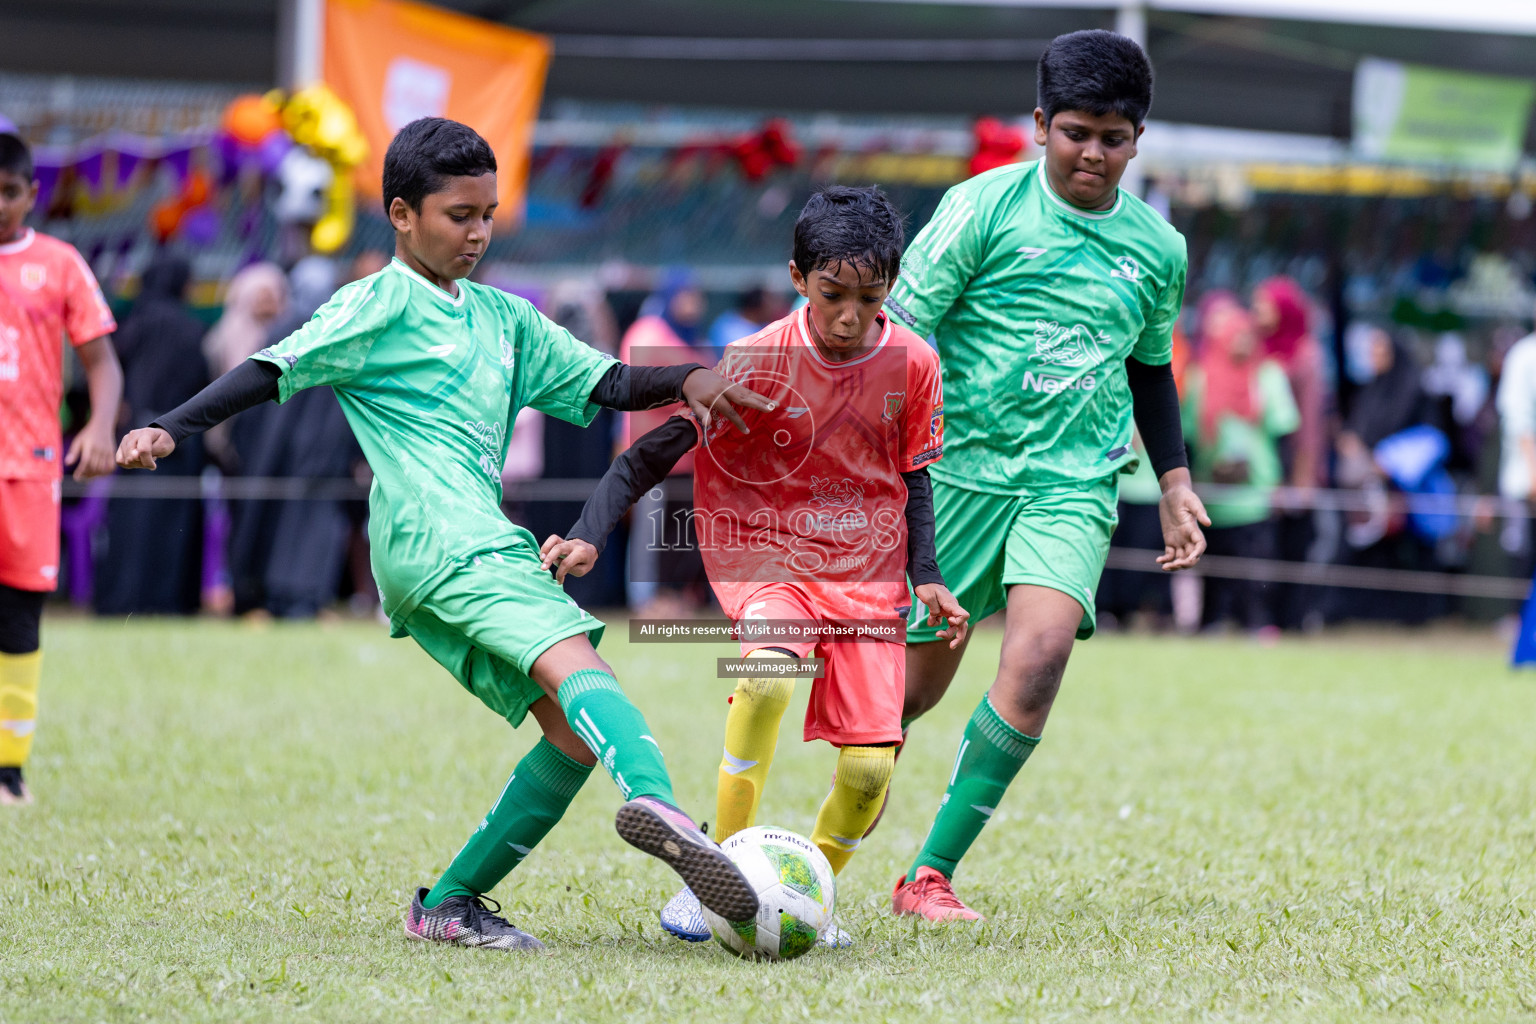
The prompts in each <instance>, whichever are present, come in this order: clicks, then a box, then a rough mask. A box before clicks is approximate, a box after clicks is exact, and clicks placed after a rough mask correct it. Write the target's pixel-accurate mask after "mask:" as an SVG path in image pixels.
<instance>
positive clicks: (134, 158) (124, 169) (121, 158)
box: [117, 149, 144, 189]
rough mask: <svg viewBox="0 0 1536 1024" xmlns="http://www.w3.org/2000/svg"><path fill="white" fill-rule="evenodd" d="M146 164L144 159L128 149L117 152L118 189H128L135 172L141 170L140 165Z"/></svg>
mask: <svg viewBox="0 0 1536 1024" xmlns="http://www.w3.org/2000/svg"><path fill="white" fill-rule="evenodd" d="M143 162H144V157H143V156H141V155H140V154H138V153H134V152H130V151H129V150H126V149H120V150H118V151H117V187H118V188H119V189H122V188H126V187H127V185H128V183H129V182H130V181H132V180H133V172H134V171H137V170H138V169H139V164H141V163H143Z"/></svg>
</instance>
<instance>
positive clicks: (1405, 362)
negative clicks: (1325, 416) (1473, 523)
mask: <svg viewBox="0 0 1536 1024" xmlns="http://www.w3.org/2000/svg"><path fill="white" fill-rule="evenodd" d="M1345 343H1346V355H1347V357H1348V362H1349V367H1350V376H1351V377H1352V378H1353V379H1354V380H1355V381H1356V382H1357V383H1358V384H1359V385H1360V387H1359V390H1357V391H1356V392H1355V394H1354V398H1353V401H1352V403H1351V404H1350V408H1349V416H1348V417H1347V418H1346V419H1345V420H1344V430H1343V432H1342V433H1340V435H1339V469H1338V478H1339V482H1340V484H1341V485H1343V486H1348V487H1359V488H1361V489H1362V490H1363V492H1364V494H1365V495H1366V496H1367V498H1368V499H1370V504H1371V506H1372V508H1373V510H1372V511H1371V512H1369V513H1364V514H1361V513H1353V512H1352V513H1350V514H1349V516H1347V517H1346V523H1347V525H1346V528H1345V531H1344V539H1345V541H1346V542H1347V544H1348V549H1347V550H1346V551H1345V552H1344V553H1345V555H1346V556H1347V559H1348V561H1349V563H1350V564H1352V565H1358V566H1364V567H1367V568H1373V569H1418V570H1427V569H1434V568H1437V565H1436V560H1435V557H1434V548H1433V545H1432V544H1430V543H1428V542H1426V541H1424V540H1423V539H1421V538H1419V537H1418V536H1416V535H1415V533H1414V531H1413V530H1410V529H1404V528H1403V522H1402V520H1401V517H1400V516H1399V515H1398V514H1397V513H1396V512H1395V511H1394V510H1393V509H1392V507H1391V506H1390V504H1389V502H1388V497H1387V474H1386V473H1385V472H1383V470H1382V468H1381V467H1380V466H1379V465H1378V464H1377V461H1376V454H1375V453H1376V448H1377V446H1378V445H1379V444H1381V442H1382V441H1384V440H1386V439H1387V438H1389V437H1391V436H1392V435H1394V434H1397V433H1400V432H1402V431H1404V430H1407V429H1408V428H1409V427H1414V426H1419V425H1420V424H1424V423H1427V422H1428V421H1429V418H1430V416H1429V414H1430V411H1431V410H1430V407H1429V402H1428V399H1427V396H1426V395H1425V393H1424V388H1423V384H1422V373H1421V371H1420V369H1419V365H1418V363H1417V361H1416V360H1415V359H1414V358H1413V354H1412V353H1411V352H1409V351H1408V349H1407V348H1406V347H1404V346H1403V345H1402V344H1401V343H1400V342H1398V341H1397V339H1395V338H1393V337H1392V335H1391V334H1390V333H1389V332H1388V331H1387V330H1386V329H1385V328H1383V327H1381V326H1378V325H1374V324H1365V323H1358V324H1355V325H1352V326H1351V328H1350V331H1349V333H1348V334H1347V335H1346V338H1345ZM1447 607H1448V604H1447V600H1446V598H1445V597H1444V596H1442V595H1424V594H1409V593H1403V592H1398V591H1369V590H1351V591H1348V592H1346V593H1341V594H1340V595H1339V596H1338V597H1337V598H1335V600H1334V611H1335V614H1336V616H1337V617H1342V618H1381V619H1389V620H1395V621H1399V622H1408V623H1419V622H1423V621H1425V620H1426V619H1428V618H1430V617H1432V616H1434V615H1439V614H1444V611H1445V609H1446V608H1447Z"/></svg>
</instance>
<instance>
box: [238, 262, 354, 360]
mask: <svg viewBox="0 0 1536 1024" xmlns="http://www.w3.org/2000/svg"><path fill="white" fill-rule="evenodd" d="M336 273H337V270H336V261H335V260H332V259H328V258H327V257H325V256H305V257H304V258H303V259H301V260H299V262H297V263H295V264H294V265H293V269H292V270H290V271H288V303H287V305H286V306H285V307H284V308H283V313H282V315H281V316H278V317H277V318H276V319H274V320H273V321H272V325H271V326H270V327H269V328H268V329H267V340H266V341H265V342H264V343H263V345H262V347H263V348H265V347H266V346H267V345H272V344H275V343H277V342H279V341H282V340H283V339H284V338H286V337H288V335H290V334H292V333H293V332H294V331H296V330H298V329H299V328H300V327H303V326H304V325H305V324H307V323H309V320H310V318H311V317H313V316H314V315H315V311H316V310H318V309H319V308H320V307H321V306H323V305H325V304H326V302H327V301H329V300H330V297H331V295H332V294H334V293H335V291H336V288H337V286H338V282H337V280H336ZM370 273H372V271H370ZM348 280H356V278H349V279H348Z"/></svg>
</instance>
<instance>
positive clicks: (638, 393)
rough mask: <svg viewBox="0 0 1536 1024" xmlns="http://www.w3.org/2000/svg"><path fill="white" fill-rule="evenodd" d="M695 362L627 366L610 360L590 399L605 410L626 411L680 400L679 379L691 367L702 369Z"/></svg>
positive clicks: (680, 385)
mask: <svg viewBox="0 0 1536 1024" xmlns="http://www.w3.org/2000/svg"><path fill="white" fill-rule="evenodd" d="M702 369H704V367H703V366H702V365H700V364H699V363H688V364H687V365H685V366H630V365H628V364H627V363H614V364H613V365H612V366H610V367H609V368H608V372H607V373H605V374H603V376H602V379H601V380H599V381H598V382H597V386H596V387H594V388H593V389H592V397H591V401H592V403H593V404H594V405H601V406H603V407H604V408H608V409H620V410H623V411H625V412H630V411H632V410H635V409H654V408H656V407H657V406H661V405H670V404H672V403H673V402H677V401H681V400H682V397H683V380H684V379H685V378H686V377H687V376H688V375H689V374H690V373H692V372H693V371H694V370H702Z"/></svg>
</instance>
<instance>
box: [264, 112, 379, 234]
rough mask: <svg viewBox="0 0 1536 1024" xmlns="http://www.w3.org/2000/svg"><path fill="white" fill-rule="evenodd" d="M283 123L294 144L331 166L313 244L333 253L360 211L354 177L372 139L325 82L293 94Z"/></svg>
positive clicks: (365, 156) (312, 231) (366, 156)
mask: <svg viewBox="0 0 1536 1024" xmlns="http://www.w3.org/2000/svg"><path fill="white" fill-rule="evenodd" d="M269 95H270V94H269ZM282 123H283V128H285V129H286V130H287V132H288V134H289V135H290V136H292V137H293V141H294V142H295V143H297V144H298V145H300V146H303V147H304V148H305V149H308V150H309V151H310V152H311V153H313V154H314V155H315V156H317V157H319V158H320V159H321V160H323V161H325V162H326V163H327V164H329V165H330V168H331V181H330V185H329V187H328V188H327V189H326V192H325V207H324V209H323V211H322V212H321V213H320V217H319V219H318V220H316V221H315V226H314V228H313V229H312V230H311V231H310V245H311V246H313V247H314V250H315V251H316V252H318V253H333V252H335V251H336V250H337V249H340V248H341V247H342V246H343V245H344V244H346V241H347V239H348V238H350V237H351V236H352V226H353V222H354V220H355V219H356V216H357V201H356V199H355V198H354V195H353V187H352V178H353V173H354V172H355V171H356V170H357V167H358V165H359V164H361V163H362V162H363V161H364V160H366V159H367V158H368V140H367V139H365V138H364V137H363V132H362V129H360V128H359V127H358V126H357V117H356V116H355V115H354V114H353V113H352V109H351V108H350V107H348V106H347V105H346V104H345V103H344V102H342V100H341V98H340V97H338V96H337V95H336V94H335V93H334V92H332V91H331V90H330V88H329V87H327V86H326V85H325V84H324V83H320V84H317V85H312V86H309V87H308V88H306V89H301V90H299V91H298V92H296V93H294V94H293V95H292V96H290V97H288V99H287V101H286V102H284V103H283V104H282Z"/></svg>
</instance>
